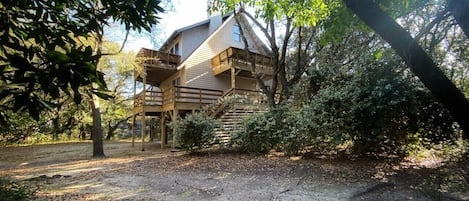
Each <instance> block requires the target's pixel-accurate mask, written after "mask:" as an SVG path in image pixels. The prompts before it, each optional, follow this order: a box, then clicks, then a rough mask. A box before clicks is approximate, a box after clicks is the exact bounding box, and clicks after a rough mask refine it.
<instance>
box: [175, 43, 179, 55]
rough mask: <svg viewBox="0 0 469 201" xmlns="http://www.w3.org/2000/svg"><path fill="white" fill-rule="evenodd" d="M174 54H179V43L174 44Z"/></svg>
mask: <svg viewBox="0 0 469 201" xmlns="http://www.w3.org/2000/svg"><path fill="white" fill-rule="evenodd" d="M174 54H177V55H179V43H176V45H174Z"/></svg>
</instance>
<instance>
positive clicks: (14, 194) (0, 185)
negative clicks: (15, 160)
mask: <svg viewBox="0 0 469 201" xmlns="http://www.w3.org/2000/svg"><path fill="white" fill-rule="evenodd" d="M35 192H36V190H33V189H31V188H30V187H29V186H26V185H23V184H20V183H18V182H15V181H11V180H9V179H5V178H2V177H0V199H1V200H5V201H10V200H11V201H17V200H30V199H32V198H33V197H34V194H35Z"/></svg>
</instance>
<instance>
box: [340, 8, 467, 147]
mask: <svg viewBox="0 0 469 201" xmlns="http://www.w3.org/2000/svg"><path fill="white" fill-rule="evenodd" d="M344 2H345V4H346V5H347V7H348V8H349V9H350V10H352V11H353V12H354V13H355V14H356V15H357V16H358V17H359V18H360V19H361V20H362V21H363V22H364V23H365V24H367V25H368V26H369V27H370V28H372V29H373V30H374V31H375V32H376V33H378V34H379V35H380V36H381V37H382V38H383V39H384V40H385V41H387V42H388V43H389V44H390V45H391V47H392V48H393V49H394V50H395V51H396V53H397V54H398V55H399V56H400V57H401V58H402V59H403V60H404V61H405V62H406V64H407V65H409V67H410V69H411V70H412V72H413V73H414V74H415V75H417V76H418V77H419V78H420V80H421V81H422V82H423V83H424V85H425V86H426V87H427V88H428V89H429V90H430V91H431V93H432V94H433V95H434V96H435V97H436V98H437V99H438V101H439V102H441V104H443V105H444V106H445V108H447V109H448V111H449V112H450V113H451V115H452V116H453V117H454V118H455V120H456V121H457V122H458V123H459V125H460V126H461V129H462V130H463V131H464V138H466V139H469V102H468V101H467V99H466V98H465V97H464V94H463V93H462V92H461V91H460V90H459V89H458V88H457V87H456V86H455V85H454V83H452V82H451V81H450V80H449V79H448V78H447V77H446V75H445V74H444V73H443V71H442V70H441V69H440V68H439V67H438V66H437V65H436V64H435V62H434V61H433V60H432V58H431V57H430V56H429V55H428V54H427V53H426V52H425V51H424V50H423V49H422V47H421V46H420V45H419V44H418V42H417V41H416V40H415V39H414V38H412V36H411V35H410V33H409V32H407V31H406V30H405V29H403V28H402V27H401V26H400V25H399V24H398V23H397V22H396V20H394V19H393V18H391V17H390V16H389V15H388V14H386V13H385V12H384V11H383V10H382V9H381V8H380V7H379V5H377V4H376V3H375V2H374V1H372V0H363V1H353V0H344ZM464 3H465V1H449V5H450V7H449V9H451V10H452V14H453V15H455V18H456V21H457V22H458V24H460V26H461V28H462V29H463V30H464V31H465V29H466V24H465V23H466V22H462V21H465V20H461V19H460V17H461V16H464V14H465V13H466V12H468V11H467V10H463V9H455V7H454V6H455V5H459V6H461V7H460V8H465V7H464ZM466 4H467V2H466ZM458 19H459V20H458ZM465 33H466V32H465ZM466 35H467V33H466Z"/></svg>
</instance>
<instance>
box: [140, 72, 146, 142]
mask: <svg viewBox="0 0 469 201" xmlns="http://www.w3.org/2000/svg"><path fill="white" fill-rule="evenodd" d="M146 88H147V68H146V67H145V66H144V67H143V90H142V135H141V137H142V151H145V126H146V125H145V123H146V122H145V100H146V95H147V92H146Z"/></svg>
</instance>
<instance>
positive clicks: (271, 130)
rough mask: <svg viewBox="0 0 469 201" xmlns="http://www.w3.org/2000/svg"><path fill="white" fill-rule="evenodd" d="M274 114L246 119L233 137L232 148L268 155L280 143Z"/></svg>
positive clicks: (279, 131) (257, 115)
mask: <svg viewBox="0 0 469 201" xmlns="http://www.w3.org/2000/svg"><path fill="white" fill-rule="evenodd" d="M281 132H282V131H281V130H279V129H278V126H277V124H276V119H275V118H274V112H272V111H269V112H267V113H264V114H255V115H253V116H250V117H248V118H246V119H244V121H243V123H242V126H241V129H240V130H239V131H238V132H235V133H233V134H232V136H231V141H230V142H231V144H232V146H235V147H237V148H238V149H239V150H241V151H243V152H248V153H267V152H269V151H270V150H271V149H272V148H274V147H276V146H277V145H278V144H279V143H280V140H281V139H280V133H281Z"/></svg>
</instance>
